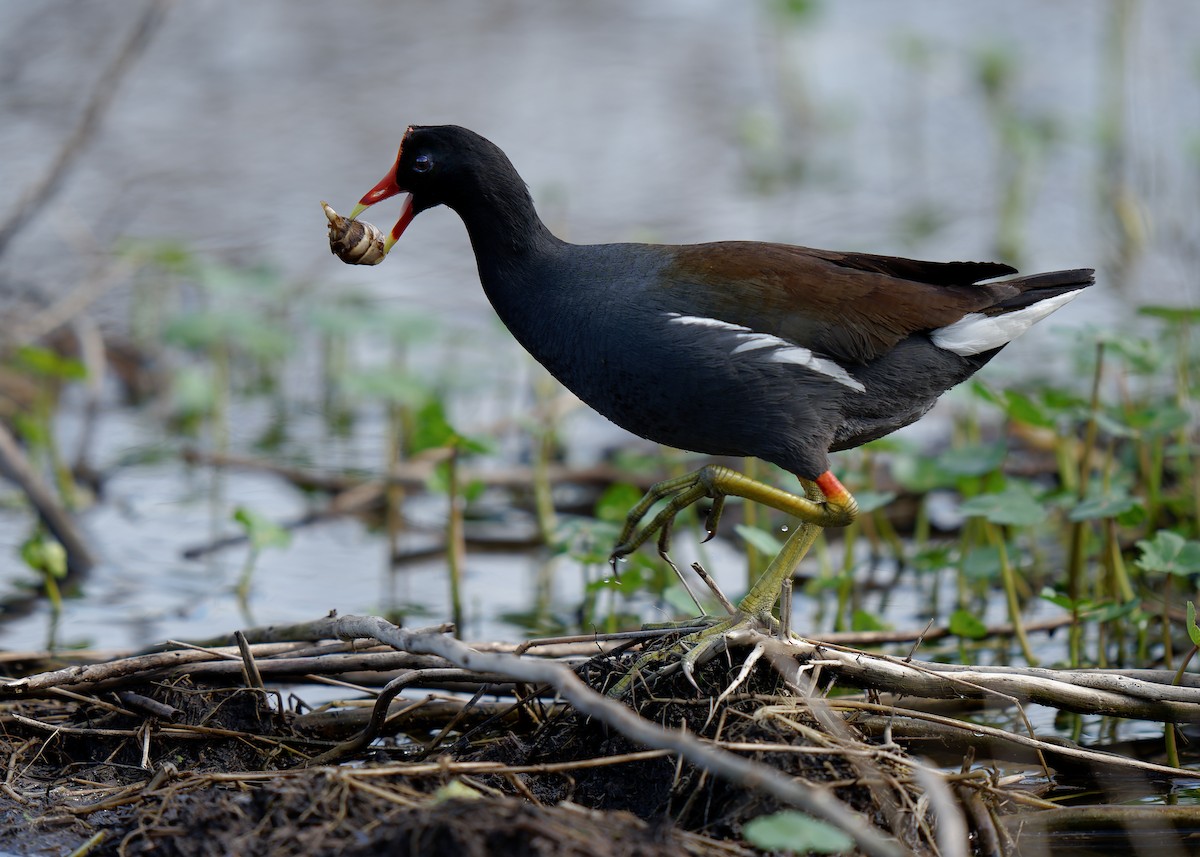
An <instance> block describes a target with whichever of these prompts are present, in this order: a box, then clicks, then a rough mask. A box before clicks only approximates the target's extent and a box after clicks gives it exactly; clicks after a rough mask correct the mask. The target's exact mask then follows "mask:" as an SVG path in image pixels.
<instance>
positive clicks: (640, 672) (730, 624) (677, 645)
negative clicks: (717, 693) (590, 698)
mask: <svg viewBox="0 0 1200 857" xmlns="http://www.w3.org/2000/svg"><path fill="white" fill-rule="evenodd" d="M702 623H703V624H705V625H706V626H707V627H704V628H701V629H699V630H697V631H693V632H692V633H690V634H687V635H686V636H684V637H681V638H680V639H679V640H677V641H675V642H674V643H673V644H671V645H669V646H664V647H663V648H661V649H655V650H653V651H650V652H646V653H645V654H643V655H642V656H641V657H640V658H638V659H637V660H636V661H635V662H634V664H633V666H631V667H630V668H629V671H628V672H626V673H625V675H623V676H622V677H621V679H620V680H619V681H618V682H617V683H616V684H615V685H613V686H612V687H611V688H609V690H608V695H609V696H611V697H614V698H620V697H623V696H625V695H626V694H627V693H629V691H630V690H631V689H632V688H633V686H634V683H635V682H643V683H645V684H647V685H649V684H651V683H652V682H654V681H655V680H656V679H658V678H660V677H663V676H668V675H671V674H672V673H674V672H675V671H676V670H682V671H683V675H684V678H686V679H687V680H688V683H689V684H690V685H691V686H692V687H694V688H695V689H696V690H697V691H700V686H699V685H698V684H697V683H696V678H695V673H696V669H697V668H698V667H700V666H703V665H704V664H706V663H708V662H709V661H710V660H712V659H713V658H714V657H716V656H717V655H719V654H721V652H723V651H725V648H726V644H727V642H728V640H729V639H730V638H731V637H734V636H736V635H738V634H739V633H741V632H744V631H763V632H769V633H776V632H778V630H779V621H778V620H777V619H775V618H774V617H773V616H772V615H771V614H770V613H769V612H767V613H747V612H743V611H741V610H739V611H737V612H736V613H734V614H733V615H732V616H724V617H716V616H702V617H700V618H699V619H691V620H689V621H688V622H687V623H686V624H685V627H695V626H696V625H697V624H702ZM664 626H665V624H664V625H657V626H655V627H664Z"/></svg>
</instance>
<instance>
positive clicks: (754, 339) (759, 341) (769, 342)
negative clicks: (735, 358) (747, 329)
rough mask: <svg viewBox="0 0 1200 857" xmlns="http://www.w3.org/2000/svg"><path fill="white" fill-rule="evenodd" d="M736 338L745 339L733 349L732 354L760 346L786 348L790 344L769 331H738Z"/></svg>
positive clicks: (756, 348)
mask: <svg viewBox="0 0 1200 857" xmlns="http://www.w3.org/2000/svg"><path fill="white" fill-rule="evenodd" d="M738 339H744V340H746V341H745V342H743V343H742V344H741V345H739V346H738V347H737V348H735V349H733V353H734V354H743V353H745V352H747V351H757V350H758V349H760V348H786V347H788V346H790V345H791V343H790V342H786V341H785V340H782V339H780V338H779V337H778V336H772V335H771V334H769V333H739V334H738Z"/></svg>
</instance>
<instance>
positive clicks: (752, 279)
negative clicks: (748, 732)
mask: <svg viewBox="0 0 1200 857" xmlns="http://www.w3.org/2000/svg"><path fill="white" fill-rule="evenodd" d="M401 193H407V194H408V196H407V197H406V199H405V201H404V204H403V211H402V213H401V215H400V219H399V221H398V222H397V223H396V225H395V226H394V227H393V228H392V230H391V234H390V235H389V236H388V237H387V239H386V242H385V250H390V249H391V247H392V245H393V244H395V242H396V240H397V239H398V238H399V237H400V235H401V233H402V232H403V231H404V230H405V229H406V228H407V226H408V225H409V223H411V222H412V219H413V217H415V216H416V215H417V214H419V213H420V212H422V211H424V210H426V209H428V208H433V207H434V206H438V205H447V206H449V207H450V208H452V209H453V210H454V211H456V212H458V214H459V216H460V217H461V218H462V220H463V223H464V224H465V225H466V227H467V233H468V234H469V236H470V239H471V245H472V247H473V248H474V251H475V258H476V261H477V263H478V266H479V278H480V280H481V281H482V283H483V289H484V292H486V294H487V296H488V299H489V300H490V301H491V303H492V306H493V307H495V309H496V312H497V313H498V314H499V315H500V318H501V320H502V321H503V322H504V324H505V325H506V326H507V327H508V329H509V330H510V331H512V333H513V335H514V336H515V337H516V338H517V340H518V341H519V342H520V343H521V344H522V345H523V346H524V347H525V348H526V349H527V350H528V351H529V352H530V353H531V354H532V355H533V356H534V357H535V358H537V360H538V361H539V362H540V363H541V364H542V365H543V366H545V367H546V368H547V369H548V370H549V371H550V372H551V373H552V374H553V375H554V376H555V377H556V378H558V380H559V381H561V382H562V383H563V384H564V385H565V386H566V387H567V388H568V389H570V390H571V391H573V392H574V393H575V394H576V395H577V396H579V398H580V399H582V400H583V401H584V402H586V403H587V404H589V405H591V406H592V407H593V408H595V409H596V410H597V411H599V412H600V413H601V414H603V415H604V416H606V417H608V418H609V419H610V420H612V421H613V422H614V423H616V424H617V425H619V426H622V427H623V428H625V429H627V430H629V431H631V432H633V433H635V434H638V435H641V436H642V437H645V438H649V439H650V440H653V441H657V442H659V443H662V444H666V445H668V446H673V447H677V448H679V449H685V450H691V451H693V452H701V453H709V454H714V455H723V456H753V457H755V458H760V459H763V460H765V461H769V462H771V463H773V464H777V465H779V466H780V467H782V468H784V469H786V470H788V471H790V472H791V473H793V474H795V475H796V476H797V477H798V478H799V479H800V481H801V483H802V484H803V485H804V487H805V493H806V496H804V497H800V496H796V495H793V494H790V493H788V492H786V491H782V490H780V489H778V488H775V487H772V486H770V485H767V484H765V483H762V482H759V481H756V480H753V479H750V478H749V477H747V476H744V475H742V474H740V473H738V472H736V471H734V470H731V469H729V468H726V467H721V466H715V465H709V466H707V467H703V468H701V469H700V470H699V471H697V472H696V473H694V474H691V475H689V476H686V477H683V478H680V479H672V480H669V481H667V482H664V483H661V484H659V485H657V486H655V487H654V488H653V489H651V491H650V492H649V493H648V494H647V496H646V497H645V498H644V499H643V500H642V502H641V503H639V504H638V505H637V506H636V507H635V508H634V509H633V511H632V512H631V513H630V516H629V519H628V522H627V524H626V527H625V531H624V533H623V534H622V537H621V539H620V542H619V544H618V545H617V547H616V549H615V550H614V557H619V556H623V555H626V554H628V553H630V552H632V551H633V550H635V549H636V548H637V547H638V546H639V545H640V544H642V542H644V541H645V540H646V539H647V538H648V537H650V536H651V535H652V534H654V533H655V532H659V533H661V534H662V535H661V536H660V548H662V549H664V550H665V547H666V533H667V532H669V528H670V524H671V521H672V520H673V518H674V516H675V515H676V514H677V513H678V512H679V511H680V510H681V509H683V508H684V507H686V506H687V505H689V504H691V503H694V502H696V501H698V500H700V499H701V498H704V497H708V498H711V499H712V500H713V506H714V512H713V513H710V516H709V521H710V535H711V530H712V528H714V527H715V525H716V520H717V517H719V515H720V510H721V504H722V501H723V498H724V497H725V496H726V495H730V494H732V495H737V496H741V497H744V498H747V499H749V500H751V501H755V502H760V503H765V504H767V505H769V506H772V507H774V508H776V509H779V510H781V511H783V512H787V513H789V514H792V515H795V516H796V517H797V518H800V519H801V520H802V521H803V522H806V523H807V524H809V526H800V527H797V528H796V530H795V531H794V532H793V534H792V535H791V536H790V537H789V539H788V542H787V544H786V545H785V547H784V550H783V552H782V553H781V554H780V556H779V557H777V558H776V560H775V561H774V562H773V563H772V565H771V566H770V567H769V568H768V569H767V571H766V572H764V574H763V576H762V577H761V578H760V579H759V581H758V582H757V583H756V584H755V586H754V587H753V588H752V589H751V591H750V592H749V593H748V594H747V595H746V596H745V598H744V599H743V600H742V602H741V603H740V604H739V610H738V612H739V614H740V615H737V616H735V617H733V618H731V619H729V620H726V621H725V622H723V623H721V624H720V625H718V626H717V627H716V628H715V629H712V630H715V631H721V630H727V629H728V628H730V627H733V626H734V625H735V624H738V623H740V622H742V621H744V620H746V619H757V620H763V619H766V618H767V617H769V613H770V610H771V608H772V606H773V604H774V602H775V600H776V599H777V598H778V596H779V592H780V590H781V588H782V586H783V584H784V582H785V581H786V580H790V577H791V575H792V573H793V571H794V569H795V566H796V564H797V563H798V562H799V560H800V558H801V557H802V556H803V553H804V551H806V550H807V548H808V546H809V545H810V544H811V543H812V541H813V539H814V538H815V535H816V533H817V531H818V528H819V527H826V526H844V525H845V524H848V523H849V522H850V521H851V520H853V519H854V517H855V515H856V514H857V509H858V507H857V504H856V503H855V501H854V498H853V497H852V496H851V495H850V493H849V492H848V491H847V490H846V489H845V488H844V487H843V486H842V484H841V483H840V482H839V481H838V480H837V478H836V477H835V476H834V475H833V474H832V473H831V472H830V470H829V453H830V452H831V451H834V450H839V449H849V448H851V447H855V446H859V445H860V444H863V443H866V442H867V441H870V440H874V439H875V438H879V437H882V436H884V435H886V434H888V433H889V432H892V431H895V430H896V429H898V428H900V427H901V426H904V425H907V424H909V423H911V422H913V421H914V420H916V419H918V418H919V417H920V416H922V415H923V414H924V413H925V412H926V411H928V410H929V408H930V407H931V406H932V405H933V403H934V401H935V400H936V399H937V397H938V396H940V395H941V394H942V393H943V392H945V391H946V390H948V389H949V388H950V387H953V386H954V385H955V384H958V383H960V382H961V381H963V380H965V379H966V378H968V377H970V376H971V375H972V374H973V373H974V372H976V371H977V370H978V369H979V368H980V367H982V366H983V365H984V364H985V363H987V362H988V361H989V360H990V359H991V358H992V357H994V356H995V354H996V353H997V352H998V351H999V350H1000V349H1001V348H1003V347H1004V346H1005V345H1007V344H1008V343H1009V342H1010V341H1011V340H1012V339H1014V338H1015V337H1017V336H1018V335H1020V334H1021V333H1022V332H1024V331H1025V330H1026V329H1027V328H1029V326H1030V325H1032V324H1033V323H1034V322H1036V321H1038V320H1040V319H1042V318H1044V317H1045V316H1047V315H1049V314H1050V313H1051V312H1053V311H1055V310H1056V309H1058V308H1059V307H1061V306H1063V305H1064V304H1066V303H1067V302H1068V301H1070V300H1071V299H1073V298H1075V297H1076V296H1077V295H1078V294H1079V292H1080V290H1081V289H1084V288H1086V287H1087V286H1089V285H1091V284H1092V281H1093V276H1092V275H1093V272H1092V271H1091V270H1074V271H1057V272H1054V273H1047V274H1033V275H1030V276H1024V277H1011V278H1009V279H1004V280H994V279H993V278H996V277H1001V276H1005V275H1010V274H1015V273H1016V270H1015V269H1013V268H1011V267H1009V266H1008V265H1004V264H999V263H995V262H921V261H916V260H912V259H901V258H895V257H891V256H874V255H868V254H865V253H840V252H832V251H828V250H813V249H809V248H805V247H792V246H788V245H784V244H767V243H759V242H751V241H726V242H719V243H713V244H696V245H656V244H593V245H579V244H569V243H567V242H565V241H562V240H560V239H558V238H556V237H555V236H554V235H552V234H551V233H550V230H548V229H547V228H546V226H545V225H544V224H543V223H542V221H541V220H540V219H539V217H538V214H537V211H536V210H535V209H534V205H533V200H532V198H531V197H530V195H529V191H528V189H527V188H526V186H525V183H524V182H523V181H522V180H521V177H520V176H519V175H518V174H517V171H516V169H515V168H514V167H513V165H512V163H511V162H510V161H509V160H508V158H507V157H506V156H505V154H504V153H503V152H502V151H501V150H500V149H499V148H498V147H497V146H496V145H495V144H493V143H491V142H490V141H488V140H486V139H484V138H483V137H481V136H479V135H478V134H476V133H474V132H473V131H469V130H467V129H466V128H460V127H456V126H452V125H444V126H428V127H420V126H412V127H410V128H409V129H408V130H407V131H406V132H405V134H404V138H403V140H402V142H401V144H400V151H399V154H398V155H397V157H396V163H395V165H394V166H393V167H392V168H391V170H389V171H388V174H387V175H386V176H385V177H384V178H383V180H382V181H380V182H379V184H377V185H376V186H375V187H374V188H372V189H371V190H370V191H369V192H368V193H367V194H366V195H365V196H363V198H362V200H361V202H360V203H359V205H358V206H357V207H356V208H355V209H354V212H353V213H352V214H351V217H352V218H354V217H357V216H358V214H360V213H361V212H362V211H363V210H364V209H366V208H367V207H369V206H371V205H374V204H375V203H377V202H380V201H381V200H384V199H387V198H389V197H392V196H395V195H397V194H401ZM667 497H669V498H671V499H670V501H669V503H668V504H667V506H666V508H665V509H664V510H663V511H662V512H660V513H659V514H658V515H656V516H655V517H654V518H653V519H652V520H651V521H650V523H649V524H645V525H643V523H642V522H643V519H644V517H645V516H646V515H647V514H648V512H649V511H650V509H651V507H652V506H653V505H654V504H655V503H656V502H657V501H658V500H661V499H663V498H667ZM713 639H714V637H713V635H712V634H710V633H707V632H706V634H705V637H704V644H703V645H701V646H698V647H696V648H693V649H692V650H691V651H690V652H689V654H688V656H687V659H686V660H685V662H684V666H685V668H687V669H689V672H690V666H691V664H692V663H694V662H695V660H696V658H698V657H699V654H700V651H702V650H707V649H711V648H712V645H711V641H712V640H713Z"/></svg>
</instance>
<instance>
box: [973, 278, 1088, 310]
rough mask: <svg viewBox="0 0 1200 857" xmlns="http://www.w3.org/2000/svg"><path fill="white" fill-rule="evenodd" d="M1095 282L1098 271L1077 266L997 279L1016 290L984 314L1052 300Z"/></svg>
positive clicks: (1002, 284)
mask: <svg viewBox="0 0 1200 857" xmlns="http://www.w3.org/2000/svg"><path fill="white" fill-rule="evenodd" d="M1095 282H1096V272H1095V271H1093V270H1092V269H1091V268H1078V269H1076V270H1074V271H1051V272H1050V273H1048V274H1029V275H1028V276H1025V277H1013V278H1012V279H1010V280H1003V281H1001V282H998V283H996V284H995V285H996V286H1003V287H1005V290H1006V291H1007V289H1008V288H1012V289H1014V290H1016V293H1015V294H1012V295H1005V296H1004V297H1003V298H1002V299H1001V300H999V301H997V302H996V303H995V304H993V305H992V306H991V307H990V308H989V309H986V310H984V311H983V312H984V314H985V315H1000V314H1003V313H1006V312H1013V311H1014V310H1021V309H1025V308H1026V307H1029V306H1033V305H1034V304H1036V303H1040V302H1041V301H1044V300H1052V299H1053V298H1056V297H1058V296H1059V295H1065V294H1067V293H1070V292H1078V291H1079V290H1080V289H1086V288H1087V287H1088V286H1090V285H1092V284H1094V283H1095Z"/></svg>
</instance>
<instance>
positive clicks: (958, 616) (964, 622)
mask: <svg viewBox="0 0 1200 857" xmlns="http://www.w3.org/2000/svg"><path fill="white" fill-rule="evenodd" d="M950 633H951V634H956V635H957V636H959V637H966V638H967V639H968V640H982V639H983V638H984V637H986V636H987V633H988V630H987V625H985V624H983V621H982V620H980V619H979V617H978V616H976V615H975V614H974V613H971V612H969V611H967V610H955V611H954V612H953V613H951V614H950Z"/></svg>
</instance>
